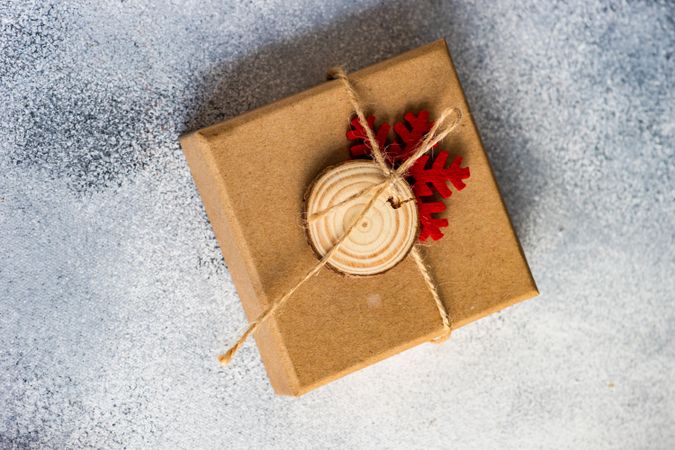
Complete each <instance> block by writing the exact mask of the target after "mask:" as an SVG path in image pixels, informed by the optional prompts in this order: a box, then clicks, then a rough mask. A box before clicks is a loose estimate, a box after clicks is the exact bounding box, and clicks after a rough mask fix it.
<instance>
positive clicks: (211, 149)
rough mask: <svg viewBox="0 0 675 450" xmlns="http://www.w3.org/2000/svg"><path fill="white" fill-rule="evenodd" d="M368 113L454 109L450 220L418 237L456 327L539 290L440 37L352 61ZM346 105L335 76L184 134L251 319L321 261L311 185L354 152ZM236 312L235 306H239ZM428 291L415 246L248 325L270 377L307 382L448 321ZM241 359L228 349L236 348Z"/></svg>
mask: <svg viewBox="0 0 675 450" xmlns="http://www.w3.org/2000/svg"><path fill="white" fill-rule="evenodd" d="M349 77H350V79H351V80H353V83H354V85H355V86H356V87H357V89H358V91H359V94H360V95H361V98H362V101H363V104H364V105H366V109H367V112H368V114H372V115H373V116H374V117H376V121H375V122H373V124H374V126H376V125H377V123H384V122H392V123H393V122H395V121H398V120H402V118H403V117H404V115H405V114H406V113H408V112H411V111H412V112H413V114H416V113H418V112H419V111H426V112H428V115H429V116H430V117H431V118H434V117H438V116H439V115H440V114H441V112H442V111H443V110H444V109H445V108H447V107H448V106H452V107H455V108H457V109H458V110H459V111H461V112H462V116H461V120H460V121H459V123H458V126H457V127H456V128H455V130H454V131H453V132H452V133H450V134H449V135H448V136H447V137H446V138H445V139H443V141H442V142H441V143H440V145H439V148H440V147H442V148H443V149H445V150H447V151H448V152H449V153H450V154H452V155H457V156H461V158H462V164H463V165H465V166H468V167H470V178H468V179H466V180H464V182H465V183H466V188H465V189H464V190H462V192H461V193H456V194H455V195H452V196H449V197H448V198H446V199H445V200H444V203H445V205H446V206H447V208H446V209H445V211H443V212H442V213H440V214H439V215H436V216H435V217H441V218H445V219H447V221H448V224H447V227H445V228H444V229H443V234H444V236H443V237H442V239H439V240H432V239H427V240H426V241H424V245H423V246H422V247H421V252H422V255H423V257H424V260H425V261H426V265H427V267H428V270H429V274H430V275H431V276H432V277H433V280H434V283H435V287H436V288H437V290H438V293H439V294H440V298H441V300H442V303H443V306H444V307H445V309H446V310H447V312H448V315H449V317H450V318H451V319H452V326H453V328H457V327H460V326H463V325H466V324H468V323H470V322H472V321H474V320H477V319H480V318H481V317H484V316H486V315H488V314H491V313H494V312H496V311H498V310H500V309H502V308H505V307H507V306H509V305H512V304H514V303H517V302H520V301H522V300H525V299H528V298H531V297H534V296H536V295H537V294H538V292H537V287H536V285H535V282H534V280H533V278H532V275H531V273H530V270H529V267H528V265H527V261H526V260H525V257H524V254H523V252H522V249H521V247H520V244H519V242H518V238H517V236H516V235H515V233H514V230H513V228H512V226H511V223H510V219H509V216H508V213H507V210H506V208H505V206H504V203H503V200H502V198H501V195H500V193H499V188H498V186H497V184H496V181H495V178H494V175H493V173H492V170H491V168H490V163H489V161H488V158H487V156H486V154H485V152H484V150H483V147H482V144H481V141H480V137H479V135H478V131H477V130H476V126H475V124H474V123H473V120H472V117H471V115H470V113H469V108H468V105H467V104H466V100H465V98H464V95H463V92H462V88H461V86H460V83H459V80H458V78H457V74H456V73H455V69H454V67H453V64H452V60H451V58H450V55H449V52H448V49H447V46H446V43H445V41H443V40H440V41H437V42H435V43H432V44H430V45H426V46H424V47H421V48H418V49H416V50H413V51H410V52H407V53H404V54H402V55H400V56H398V57H395V58H392V59H389V60H386V61H384V62H381V63H378V64H375V65H373V66H370V67H367V68H365V69H362V70H360V71H357V72H354V73H352V74H350V75H349ZM353 114H354V110H353V107H352V104H351V103H350V101H349V99H348V96H347V95H346V94H345V89H344V86H343V85H342V84H341V83H340V82H339V81H338V80H332V81H327V82H323V83H322V84H319V85H318V86H316V87H314V88H312V89H309V90H307V91H305V92H302V93H299V94H297V95H294V96H291V97H288V98H286V99H283V100H280V101H277V102H275V103H273V104H271V105H268V106H266V107H263V108H260V109H257V110H254V111H251V112H248V113H245V114H243V115H241V116H239V117H236V118H234V119H231V120H228V121H225V122H222V123H219V124H216V125H213V126H210V127H208V128H205V129H202V130H199V131H196V132H193V133H190V134H187V135H185V136H183V137H181V145H182V147H183V149H184V152H185V156H186V158H187V161H188V164H189V166H190V170H191V172H192V175H193V177H194V180H195V183H196V185H197V188H198V190H199V193H200V195H201V197H202V199H203V202H204V205H205V208H206V212H207V215H208V217H209V220H210V222H211V224H212V226H213V229H214V232H215V235H216V237H217V239H218V242H219V244H220V247H221V249H222V252H223V255H224V258H225V261H226V262H227V266H228V269H229V271H230V273H231V276H232V279H233V281H234V284H235V286H236V288H237V292H238V294H239V297H240V299H241V302H242V305H243V307H244V310H245V312H246V315H247V316H248V318H249V320H253V319H254V318H256V317H258V316H259V315H260V314H261V313H262V312H263V311H265V310H266V308H268V307H269V305H270V304H271V303H272V302H274V301H275V299H277V298H279V297H281V296H283V295H284V294H286V293H287V292H288V291H289V289H291V288H293V287H294V286H295V285H296V284H297V282H298V280H299V279H301V278H303V277H304V276H305V275H306V273H307V270H308V269H309V268H311V267H313V266H315V265H316V264H317V261H318V258H319V257H320V256H321V255H320V254H319V255H317V251H316V248H313V246H312V245H310V244H309V243H308V235H307V229H306V226H307V224H306V221H305V219H306V218H305V217H303V211H304V210H305V208H306V204H305V200H306V194H307V192H308V188H309V187H310V186H311V185H312V183H313V182H314V181H315V180H316V179H317V176H318V175H320V174H322V173H323V172H324V171H325V170H326V168H327V167H331V166H334V165H337V164H340V163H342V162H344V161H345V160H348V159H349V158H350V152H349V146H350V142H349V140H348V139H347V137H346V132H347V131H348V130H349V129H350V128H351V127H352V126H353V125H350V120H351V119H352V118H353ZM233 320H234V319H233ZM443 330H444V326H443V323H442V321H441V319H440V317H439V309H438V308H437V306H436V304H435V301H434V297H433V296H432V293H431V292H430V290H429V288H428V285H427V283H425V280H424V278H423V276H422V274H421V273H420V270H419V267H418V266H417V265H416V264H415V262H414V261H412V258H410V257H409V256H408V257H404V258H403V259H402V260H401V261H400V262H399V263H398V264H396V265H394V266H393V267H390V268H387V270H385V271H382V272H381V273H377V274H374V275H370V276H351V275H345V274H344V273H341V272H340V271H339V270H331V268H326V269H324V270H321V271H319V272H318V273H317V274H316V275H314V276H312V277H311V279H309V280H308V281H307V282H305V283H304V284H303V285H302V286H300V287H299V288H298V289H297V291H295V292H294V293H293V295H292V297H291V298H289V300H288V301H287V302H286V303H285V304H284V305H283V307H282V308H280V309H279V310H278V311H277V312H276V313H275V314H274V315H273V316H271V317H270V318H269V320H266V321H265V322H264V323H263V324H261V325H260V327H259V328H258V329H257V331H256V332H255V334H254V337H255V340H256V343H257V345H258V348H259V351H260V354H261V356H262V360H263V362H264V364H265V367H266V369H267V372H268V374H269V378H270V381H271V384H272V385H273V387H274V389H275V391H276V392H277V393H279V394H284V395H301V394H303V393H306V392H307V391H309V390H311V389H314V388H316V387H318V386H320V385H323V384H325V383H328V382H330V381H332V380H335V379H337V378H339V377H342V376H344V375H346V374H348V373H350V372H353V371H355V370H357V369H360V368H363V367H365V366H367V365H370V364H373V363H375V362H377V361H379V360H382V359H384V358H386V357H388V356H391V355H394V354H396V353H398V352H401V351H403V350H405V349H408V348H411V347H413V346H415V345H418V344H421V343H423V342H427V341H430V340H432V339H434V338H436V337H438V336H439V335H442V334H443ZM235 363H236V362H235Z"/></svg>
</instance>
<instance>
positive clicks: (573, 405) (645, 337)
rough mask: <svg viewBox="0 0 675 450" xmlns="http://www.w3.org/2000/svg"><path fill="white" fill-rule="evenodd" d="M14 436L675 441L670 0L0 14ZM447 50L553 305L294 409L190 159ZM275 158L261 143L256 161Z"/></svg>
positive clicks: (4, 402) (80, 7) (530, 443)
mask: <svg viewBox="0 0 675 450" xmlns="http://www.w3.org/2000/svg"><path fill="white" fill-rule="evenodd" d="M0 21H1V23H0V26H1V30H2V31H1V35H0V252H1V253H0V447H1V448H171V449H175V448H256V449H257V448H283V449H287V448H341V449H342V448H413V449H418V448H430V449H431V448H433V449H444V448H462V449H468V448H475V449H486V448H518V449H529V448H575V449H578V448H591V449H600V448H626V449H636V448H662V449H667V448H671V449H672V448H675V388H674V387H673V386H674V384H673V382H674V381H675V342H674V338H673V335H674V333H675V310H674V300H675V295H674V294H673V292H674V289H675V281H674V279H675V276H674V274H675V251H674V247H675V237H674V229H675V198H674V197H675V195H674V192H675V184H674V182H673V177H674V176H675V155H674V143H675V75H674V69H675V64H674V56H673V51H674V50H675V24H674V21H675V7H674V5H673V3H672V2H668V1H633V2H623V1H581V0H575V1H569V2H540V1H531V0H530V1H516V0H513V1H496V2H487V1H485V2H475V3H464V2H445V1H432V0H426V1H419V2H410V1H399V0H394V1H387V2H384V1H379V2H378V1H364V2H359V3H356V4H353V2H348V1H340V2H319V1H317V2H310V1H298V2H288V1H281V0H279V1H273V0H265V1H246V2H243V1H242V2H229V1H215V0H208V1H179V0H176V1H173V2H162V1H157V2H151V1H146V0H129V1H122V2H117V1H115V2H113V1H98V2H91V1H86V0H73V1H53V0H49V1H26V0H4V1H2V2H0ZM438 37H445V38H446V39H447V41H448V43H449V45H450V48H451V50H452V52H453V56H454V58H455V63H456V65H457V70H458V72H459V75H460V78H461V80H462V82H463V84H464V87H465V90H466V95H467V97H468V100H469V103H470V104H471V106H472V108H473V113H474V115H475V119H476V122H477V124H478V127H479V129H480V130H481V133H482V136H483V138H484V143H485V147H486V149H487V151H488V153H489V156H490V158H491V160H492V162H493V165H494V168H495V171H496V174H497V176H498V179H499V181H500V184H501V187H502V189H503V193H504V196H505V199H506V202H507V205H508V207H509V210H510V212H511V214H512V217H513V221H514V225H515V227H516V229H517V232H518V234H519V236H520V238H521V239H522V242H523V246H524V250H525V253H526V254H527V257H528V259H529V261H530V263H531V266H532V269H533V272H534V275H535V278H536V280H537V282H538V284H539V287H540V289H541V291H542V295H541V297H539V298H538V299H536V300H533V301H530V302H526V303H523V304H521V305H518V306H515V307H512V308H509V309H507V310H505V311H503V312H501V313H499V314H496V315H494V316H492V317H490V318H487V319H484V320H482V321H480V322H478V323H475V324H473V325H471V326H468V327H466V328H464V329H461V330H459V331H458V332H457V333H455V335H454V338H453V339H452V340H451V341H449V342H447V343H446V344H445V345H443V346H434V345H423V346H420V347H418V348H416V349H414V350H412V351H409V352H406V353H404V354H401V355H398V356H396V357H394V358H391V359H389V360H387V361H385V362H383V363H380V364H378V365H376V366H373V367H370V368H368V369H366V370H363V371H360V372H358V373H356V374H354V375H351V376H349V377H347V378H345V379H342V380H340V381H338V382H336V383H334V384H331V385H330V386H327V387H325V388H322V389H320V390H318V391H315V392H313V393H311V394H309V395H307V396H305V397H302V398H300V399H291V398H279V397H275V396H274V394H273V392H272V389H271V388H270V386H269V384H268V382H267V380H266V375H265V372H264V369H263V367H262V364H261V362H260V360H259V356H258V353H257V351H256V348H255V345H253V344H252V343H248V344H247V345H246V347H245V348H244V349H243V351H242V352H241V354H240V355H238V357H237V359H236V360H235V362H234V363H233V364H232V365H231V367H229V368H227V369H224V368H222V367H220V366H219V365H218V364H217V362H216V360H215V355H216V354H218V352H219V351H221V350H223V348H224V347H225V342H226V339H227V338H229V337H232V336H233V335H234V334H235V333H236V331H237V330H238V329H239V328H240V326H241V325H242V324H243V323H244V316H243V313H242V310H241V308H240V306H239V302H238V298H237V295H236V292H235V291H234V289H233V287H232V284H231V281H230V278H229V275H228V271H227V267H226V265H225V263H224V262H223V260H222V257H221V254H220V251H219V249H218V246H217V244H216V242H215V240H214V237H213V234H212V231H211V228H210V226H209V223H208V221H207V219H206V216H205V214H204V210H203V208H202V205H201V202H200V200H199V197H198V195H197V193H196V191H195V187H194V185H193V183H192V180H191V177H190V174H189V172H188V168H187V166H186V163H185V160H184V158H183V156H182V154H181V151H180V149H179V147H178V144H177V137H178V136H179V134H181V133H183V132H184V131H186V130H191V129H196V128H198V127H201V126H204V125H207V124H210V123H212V122H214V121H216V120H219V119H222V118H226V117H232V116H235V115H237V114H239V113H241V112H243V111H246V110H249V109H251V108H254V107H256V106H260V105H263V104H266V103H268V102H270V101H272V100H274V99H277V98H279V97H283V96H285V95H288V94H291V93H294V92H298V91H300V90H302V89H305V88H307V87H309V86H312V85H315V84H317V83H319V82H321V81H322V79H323V74H324V71H325V69H326V68H327V67H329V66H332V65H335V64H336V63H346V64H347V66H348V67H350V68H352V69H353V68H358V67H362V66H365V65H368V64H371V63H373V62H376V61H379V60H381V59H383V58H386V57H388V56H392V55H395V54H397V53H399V52H402V51H404V50H407V49H410V48H413V47H416V46H418V45H420V44H423V43H426V42H430V41H432V40H434V39H436V38H438ZM260 150H261V151H265V149H260Z"/></svg>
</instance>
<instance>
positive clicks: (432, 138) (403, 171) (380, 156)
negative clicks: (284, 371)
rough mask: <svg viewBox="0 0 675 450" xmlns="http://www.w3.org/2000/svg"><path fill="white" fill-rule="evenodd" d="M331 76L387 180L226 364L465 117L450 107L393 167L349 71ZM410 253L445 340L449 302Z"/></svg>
mask: <svg viewBox="0 0 675 450" xmlns="http://www.w3.org/2000/svg"><path fill="white" fill-rule="evenodd" d="M328 77H329V78H332V79H337V80H340V81H341V82H342V84H343V85H344V87H345V91H346V93H347V96H348V97H349V101H350V103H351V104H352V107H353V108H354V111H355V112H356V116H357V118H358V120H359V123H360V124H361V126H362V127H363V129H364V130H365V132H366V137H367V139H368V143H369V144H370V149H371V153H372V155H373V160H374V161H375V162H376V163H377V165H378V167H379V168H380V170H381V171H382V174H383V176H384V180H383V181H382V182H381V183H378V184H376V185H374V186H372V187H370V188H368V189H366V190H364V191H361V192H359V193H358V194H356V195H355V196H354V197H353V199H356V198H366V197H368V196H370V200H369V201H368V203H366V205H365V206H364V207H363V208H362V209H361V211H360V212H359V214H357V215H356V217H355V218H354V220H353V221H352V222H351V223H350V225H349V227H347V229H346V230H345V232H344V233H343V234H342V236H340V238H339V239H338V240H337V242H335V244H334V245H333V247H331V248H330V249H329V250H328V251H327V252H326V254H325V255H324V256H323V257H322V258H321V259H320V260H319V262H318V263H317V264H316V265H315V266H314V267H313V268H312V269H311V270H309V271H308V272H307V274H306V275H305V276H304V277H303V278H302V279H301V280H300V281H298V282H297V283H296V284H295V285H294V286H293V287H292V288H290V289H289V290H288V291H287V292H286V293H285V294H284V295H282V296H281V297H279V298H277V299H276V300H275V301H273V302H272V303H271V304H270V305H269V306H268V307H267V309H265V311H263V312H262V313H261V314H260V315H259V316H258V317H256V318H255V319H254V320H253V321H252V322H251V323H250V324H249V326H248V327H247V328H246V331H244V332H243V333H242V334H241V336H240V337H239V339H237V341H236V342H235V343H234V345H232V346H231V347H230V349H229V350H227V352H225V353H224V354H222V355H220V356H219V357H218V360H219V361H220V362H221V364H223V365H227V364H228V363H229V362H230V361H231V360H232V357H233V356H234V355H235V353H237V351H238V350H239V349H240V348H241V346H242V345H244V342H246V340H247V339H248V337H249V336H250V335H251V334H253V332H254V331H256V330H257V329H258V327H260V325H262V324H263V323H265V322H266V321H267V320H268V319H269V318H270V317H271V316H273V315H274V313H275V312H276V311H277V310H278V309H279V308H281V307H282V306H283V305H284V304H285V303H286V302H287V301H288V300H289V299H290V298H291V297H292V296H293V294H294V293H295V292H296V291H297V290H298V289H299V288H300V286H302V285H303V284H304V283H305V282H306V281H307V280H309V279H310V278H312V277H313V276H314V275H316V274H317V273H319V271H320V270H321V269H322V268H323V267H324V266H325V265H326V264H327V263H328V261H329V260H330V259H331V257H332V256H333V255H334V254H335V252H337V250H338V249H339V248H340V246H341V245H342V243H343V242H344V241H345V240H346V239H347V237H349V235H350V233H351V232H352V231H353V230H354V228H356V226H357V224H358V223H359V222H360V221H361V220H362V219H363V218H364V217H365V216H366V214H368V212H369V211H370V209H371V207H372V206H373V205H374V204H375V202H376V201H377V199H378V198H379V197H380V195H382V194H383V193H384V192H386V191H387V190H388V189H390V188H391V187H392V186H393V185H394V184H395V183H397V182H398V181H401V180H403V181H405V176H406V175H407V173H408V170H410V168H411V167H412V166H413V164H415V162H416V161H417V160H418V159H419V158H421V157H422V155H424V154H425V153H426V152H428V151H429V150H430V149H431V148H433V147H434V146H435V145H436V144H438V143H439V142H440V141H442V140H443V139H444V138H445V137H446V136H447V135H448V134H450V133H451V132H452V131H453V130H454V129H455V128H456V127H457V125H458V124H459V121H460V119H461V118H462V113H461V112H460V110H459V109H457V108H448V109H446V110H445V111H443V112H442V113H441V115H440V116H439V118H438V120H436V121H435V122H434V125H433V126H432V127H431V130H429V132H428V133H427V135H426V136H425V137H424V139H423V140H422V142H421V143H420V145H419V146H418V147H417V148H416V149H415V151H414V153H413V154H412V155H411V156H410V157H409V158H408V159H406V160H405V161H404V162H403V163H402V164H401V165H400V166H399V167H398V168H393V167H391V166H389V164H387V161H386V159H385V154H384V152H383V149H381V148H380V146H379V144H378V143H377V139H375V135H374V134H373V130H372V129H371V128H370V126H369V125H368V121H367V120H366V115H365V113H364V111H363V108H362V107H361V102H360V101H359V98H358V95H357V93H356V90H355V89H354V87H353V85H352V83H351V81H350V80H349V78H348V77H347V74H346V73H345V71H344V69H343V68H341V67H338V68H334V69H331V70H330V71H329V72H328ZM445 122H448V123H447V124H446V125H445V126H443V124H445ZM351 199H352V198H350V200H351ZM337 206H339V205H333V206H331V207H330V208H327V209H325V210H322V211H319V212H318V213H315V214H314V215H313V216H312V217H309V218H308V219H307V220H316V219H317V218H319V217H322V216H323V215H325V214H326V213H328V212H329V211H330V210H332V209H333V208H335V207H337ZM410 255H411V256H412V258H413V260H414V261H415V264H416V265H417V268H418V269H419V271H420V274H421V275H422V278H424V282H425V284H426V285H427V287H428V289H429V292H431V295H432V297H433V299H434V302H435V303H436V307H437V308H438V312H439V314H440V316H441V322H442V323H443V333H442V334H441V335H440V336H438V337H436V338H435V339H434V342H439V341H443V340H445V339H447V338H448V337H449V336H450V333H451V331H452V325H451V321H450V316H449V315H448V311H447V310H446V308H445V305H443V302H442V301H441V298H440V295H439V294H438V288H437V286H436V284H435V282H434V280H433V278H432V276H431V273H429V269H428V268H427V266H426V264H425V263H424V260H423V258H422V254H421V253H420V250H419V246H418V244H415V245H414V246H413V248H412V249H411V251H410Z"/></svg>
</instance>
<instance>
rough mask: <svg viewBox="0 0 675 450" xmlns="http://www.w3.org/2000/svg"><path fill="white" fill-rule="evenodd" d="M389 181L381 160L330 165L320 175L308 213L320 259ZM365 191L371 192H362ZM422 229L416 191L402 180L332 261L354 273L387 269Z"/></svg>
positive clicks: (311, 240) (310, 193) (311, 190)
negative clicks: (380, 165)
mask: <svg viewBox="0 0 675 450" xmlns="http://www.w3.org/2000/svg"><path fill="white" fill-rule="evenodd" d="M384 180H385V176H384V174H383V173H382V171H381V169H380V168H379V167H378V166H377V164H376V163H374V162H372V161H365V160H355V161H347V162H344V163H342V164H339V165H337V166H333V167H330V168H328V169H326V170H325V171H324V172H322V173H321V174H320V175H319V176H318V177H317V178H316V180H315V181H314V182H313V183H312V185H311V186H310V188H309V191H308V193H307V195H306V202H305V213H306V217H307V236H308V241H309V243H310V245H311V246H312V248H313V249H314V251H315V252H316V254H317V255H318V256H319V257H323V256H324V255H325V254H326V253H327V252H328V251H330V249H331V248H333V247H334V246H335V244H336V243H337V242H338V241H339V239H340V238H341V237H342V236H343V235H344V233H345V232H346V231H347V229H348V228H349V226H350V225H351V224H352V223H353V221H354V220H355V219H356V218H357V217H358V216H359V214H361V212H362V211H363V209H364V208H365V207H366V206H367V204H368V203H369V202H370V200H371V198H372V196H373V195H374V194H375V193H376V192H375V191H376V189H375V188H374V187H375V186H377V185H378V184H380V183H382V181H384ZM369 189H370V190H369ZM364 191H368V193H366V194H365V195H361V196H359V193H362V192H364ZM331 208H332V209H331ZM327 210H328V211H327ZM418 228H419V220H418V216H417V205H416V203H415V195H414V194H413V192H412V189H411V188H410V185H409V184H408V183H407V182H406V181H405V180H402V179H401V180H398V181H396V182H395V183H394V184H393V185H392V186H391V187H389V188H387V189H385V190H384V191H383V192H382V193H381V194H380V195H378V198H377V199H376V200H375V203H374V204H373V205H372V206H371V208H370V210H369V211H368V212H367V213H366V215H365V216H364V217H363V218H362V219H361V220H360V221H359V223H358V224H356V226H355V227H354V229H352V231H351V233H349V236H348V237H347V238H346V239H345V240H344V242H342V244H341V245H340V247H339V248H338V250H337V251H336V252H335V253H334V254H333V255H332V256H331V258H330V259H329V261H328V263H327V264H328V265H329V266H330V267H332V268H333V269H335V270H337V271H338V272H342V273H346V274H350V275H375V274H378V273H382V272H385V271H387V270H389V269H391V268H392V267H394V266H395V265H396V264H398V263H399V262H400V261H402V260H403V259H404V258H405V257H406V255H407V254H408V252H409V251H410V249H411V248H412V246H413V245H414V244H415V241H416V240H417V233H418Z"/></svg>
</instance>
